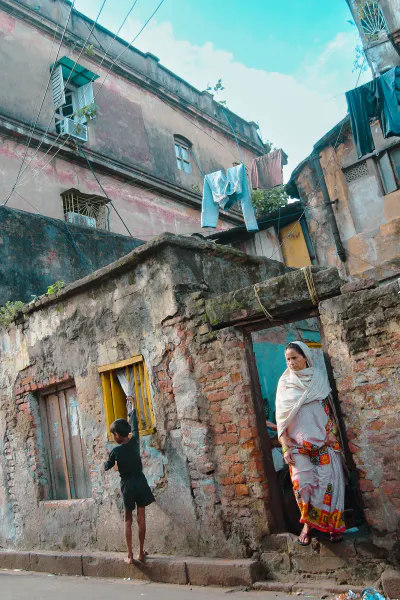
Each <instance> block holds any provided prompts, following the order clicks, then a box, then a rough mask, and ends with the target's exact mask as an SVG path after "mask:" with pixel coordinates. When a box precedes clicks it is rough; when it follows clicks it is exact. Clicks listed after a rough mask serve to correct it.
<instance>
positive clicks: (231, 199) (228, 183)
mask: <svg viewBox="0 0 400 600" xmlns="http://www.w3.org/2000/svg"><path fill="white" fill-rule="evenodd" d="M237 202H240V204H241V206H242V212H243V217H244V222H245V224H246V227H247V230H248V231H258V225H257V219H256V216H255V213H254V209H253V205H252V203H251V195H250V189H249V184H248V181H247V175H246V169H245V166H244V165H243V164H241V165H236V166H234V167H231V168H230V169H227V170H226V173H225V172H224V171H216V172H215V173H210V174H209V175H206V176H205V177H204V187H203V202H202V210H201V226H202V227H216V226H217V223H218V213H219V209H220V208H222V209H223V210H229V209H230V208H232V206H234V205H235V204H236V203H237Z"/></svg>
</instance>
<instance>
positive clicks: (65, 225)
mask: <svg viewBox="0 0 400 600" xmlns="http://www.w3.org/2000/svg"><path fill="white" fill-rule="evenodd" d="M15 193H16V194H17V195H18V196H19V197H20V198H22V200H25V202H26V203H27V204H28V205H29V206H30V207H31V208H33V209H34V210H36V211H37V212H38V213H39V215H40V216H41V217H42V218H43V219H45V221H47V222H48V223H51V224H52V225H54V227H57V228H58V229H60V230H61V231H62V232H63V233H64V234H65V235H66V236H67V239H68V242H69V243H70V245H71V246H72V247H73V248H74V250H75V252H76V253H77V255H78V258H79V261H80V263H81V264H82V266H83V267H84V268H85V269H86V270H87V271H89V273H91V272H92V271H93V265H92V263H91V262H90V261H89V260H88V259H87V258H86V256H85V255H84V254H83V253H82V251H81V250H80V248H79V246H78V245H77V243H76V242H75V239H74V236H73V235H72V232H71V230H70V228H69V227H68V223H66V222H65V221H61V219H51V218H50V217H46V215H44V214H42V213H41V212H40V210H39V209H38V208H37V207H36V206H34V204H32V203H31V202H29V200H27V199H26V198H25V197H24V196H22V194H20V193H19V192H17V191H16V192H15ZM10 210H13V209H10ZM58 221H59V223H58Z"/></svg>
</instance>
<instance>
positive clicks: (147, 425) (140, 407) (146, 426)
mask: <svg viewBox="0 0 400 600" xmlns="http://www.w3.org/2000/svg"><path fill="white" fill-rule="evenodd" d="M99 373H100V377H101V387H102V392H103V402H104V410H105V417H106V427H107V433H108V437H109V439H110V440H111V441H112V440H113V437H112V435H111V434H110V425H111V423H113V422H114V421H115V420H116V419H127V416H128V414H127V408H126V396H132V397H133V398H134V400H135V408H136V411H137V417H138V422H139V434H140V435H149V434H150V433H154V431H155V418H154V411H153V404H152V401H151V393H150V384H149V376H148V373H147V368H146V365H145V363H144V360H143V356H141V355H139V356H133V357H132V358H128V359H127V360H123V361H120V362H118V363H114V364H111V365H104V366H103V367H100V368H99Z"/></svg>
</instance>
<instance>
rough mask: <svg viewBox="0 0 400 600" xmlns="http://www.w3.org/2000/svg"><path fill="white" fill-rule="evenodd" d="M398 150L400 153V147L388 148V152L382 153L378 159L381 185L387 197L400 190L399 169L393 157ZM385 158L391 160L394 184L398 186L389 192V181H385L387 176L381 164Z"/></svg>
mask: <svg viewBox="0 0 400 600" xmlns="http://www.w3.org/2000/svg"><path fill="white" fill-rule="evenodd" d="M396 150H397V151H400V145H398V146H393V147H391V148H387V149H386V150H384V151H382V152H380V153H379V155H378V156H377V158H376V165H377V168H378V173H379V177H380V183H381V185H382V190H383V192H384V195H385V196H388V195H389V194H393V193H394V192H397V191H398V190H400V173H398V172H397V168H396V165H395V163H394V160H393V156H392V153H393V152H394V151H396ZM385 157H387V159H388V160H389V165H390V169H391V175H392V176H393V181H394V184H395V185H396V188H395V189H393V190H391V191H388V187H387V181H385V175H384V174H383V170H382V166H381V162H382V161H383V159H384V158H385Z"/></svg>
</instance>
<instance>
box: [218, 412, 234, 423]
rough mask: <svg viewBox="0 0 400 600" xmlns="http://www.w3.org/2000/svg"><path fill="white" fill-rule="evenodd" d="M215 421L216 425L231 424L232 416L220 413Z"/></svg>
mask: <svg viewBox="0 0 400 600" xmlns="http://www.w3.org/2000/svg"><path fill="white" fill-rule="evenodd" d="M215 421H216V423H231V422H232V415H230V414H229V413H220V414H219V415H216V416H215Z"/></svg>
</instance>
